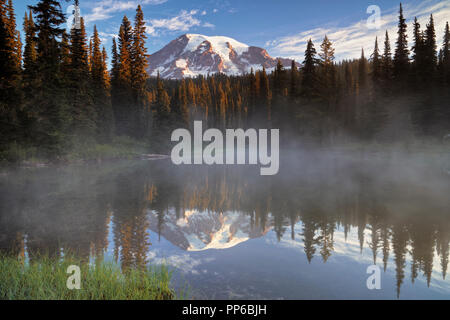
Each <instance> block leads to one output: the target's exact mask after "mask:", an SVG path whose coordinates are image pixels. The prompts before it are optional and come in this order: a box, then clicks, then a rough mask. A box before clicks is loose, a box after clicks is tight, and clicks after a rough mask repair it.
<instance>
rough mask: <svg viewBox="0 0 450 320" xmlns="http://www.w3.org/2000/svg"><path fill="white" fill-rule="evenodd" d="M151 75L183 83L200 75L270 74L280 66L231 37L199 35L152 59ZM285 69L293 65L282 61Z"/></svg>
mask: <svg viewBox="0 0 450 320" xmlns="http://www.w3.org/2000/svg"><path fill="white" fill-rule="evenodd" d="M148 60H149V68H148V73H149V74H150V75H151V76H156V75H157V73H158V71H159V74H160V76H161V77H162V78H165V79H181V78H186V77H196V76H198V75H203V76H207V75H208V74H214V73H218V72H221V73H224V74H227V75H241V74H244V73H249V72H250V70H251V68H253V69H254V70H259V69H262V67H263V66H264V67H265V68H266V69H267V70H270V69H272V68H274V67H275V66H276V65H277V60H278V59H275V58H272V57H271V56H269V54H268V53H267V51H266V50H264V49H262V48H258V47H252V46H248V45H246V44H244V43H241V42H238V41H236V40H234V39H232V38H228V37H221V36H215V37H209V36H204V35H200V34H185V35H182V36H180V37H179V38H177V39H175V40H173V41H171V42H170V43H169V44H168V45H166V46H165V47H164V48H162V49H161V50H159V51H158V52H155V53H154V54H152V55H151V56H150V57H149V59H148ZM280 61H281V62H282V63H283V65H284V66H286V67H290V66H291V63H292V61H291V60H289V59H282V58H280Z"/></svg>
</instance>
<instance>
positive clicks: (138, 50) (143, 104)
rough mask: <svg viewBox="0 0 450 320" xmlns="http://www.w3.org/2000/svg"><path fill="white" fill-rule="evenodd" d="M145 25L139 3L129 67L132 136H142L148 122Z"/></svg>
mask: <svg viewBox="0 0 450 320" xmlns="http://www.w3.org/2000/svg"><path fill="white" fill-rule="evenodd" d="M146 39H147V36H146V27H145V21H144V13H143V12H142V8H141V6H140V5H139V6H138V7H137V9H136V17H135V24H134V30H133V43H132V51H131V55H132V62H131V65H132V68H131V71H132V72H131V78H132V79H131V82H132V88H133V95H134V104H135V108H134V110H133V112H134V123H135V130H134V132H133V133H134V136H135V137H137V138H139V137H142V136H143V135H144V134H145V133H146V132H147V130H148V128H147V126H146V124H147V123H148V121H147V117H148V116H149V114H148V112H146V111H147V109H148V105H149V99H148V94H147V78H148V75H147V67H148V61H147V57H148V55H147V48H146V47H145V40H146Z"/></svg>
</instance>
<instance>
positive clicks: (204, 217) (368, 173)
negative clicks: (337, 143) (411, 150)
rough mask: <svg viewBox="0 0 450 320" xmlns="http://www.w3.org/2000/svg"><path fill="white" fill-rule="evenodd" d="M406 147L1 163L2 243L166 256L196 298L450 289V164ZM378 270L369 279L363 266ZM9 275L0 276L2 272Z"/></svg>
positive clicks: (21, 250) (28, 249) (131, 260)
mask: <svg viewBox="0 0 450 320" xmlns="http://www.w3.org/2000/svg"><path fill="white" fill-rule="evenodd" d="M438 163H439V162H438V161H430V160H429V159H427V158H426V157H425V158H424V157H422V158H421V157H413V156H408V155H389V156H387V155H381V154H359V155H358V156H354V155H353V156H352V157H349V156H346V155H344V154H343V153H336V152H334V153H331V152H315V153H311V154H308V155H307V156H306V155H292V156H289V157H286V159H284V160H282V162H281V167H280V173H279V174H278V175H277V176H273V177H262V176H260V175H259V167H256V166H244V167H233V166H231V167H225V166H221V167H220V166H219V167H203V166H200V167H197V166H191V167H176V166H173V165H172V164H171V162H170V160H160V161H128V162H115V163H104V164H96V165H84V166H69V167H60V168H55V167H52V168H40V169H20V170H14V171H8V172H3V173H2V174H1V175H0V250H2V251H6V252H8V253H13V254H23V255H26V256H27V257H29V258H30V259H33V257H34V256H36V254H37V253H38V252H42V251H45V252H47V253H49V254H51V255H55V256H58V255H62V254H63V253H64V252H67V251H71V252H77V254H78V255H80V256H81V257H82V258H84V259H85V260H86V261H89V260H92V259H94V258H95V257H103V258H105V259H111V260H112V259H114V260H116V261H118V262H120V263H121V264H122V266H123V267H124V268H129V267H135V266H139V265H142V264H146V263H165V264H166V265H169V266H171V267H172V268H173V270H174V279H173V285H174V286H175V287H183V286H184V285H186V283H187V284H189V286H190V294H191V297H192V298H206V299H219V298H225V299H228V298H231V299H234V298H236V299H237V298H244V299H245V298H252V299H260V298H261V299H263V298H273V299H310V298H318V299H321V298H331V299H347V298H348V299H377V298H384V299H385V298H387V299H396V298H397V297H400V298H401V299H411V298H424V299H428V298H438V299H441V298H442V299H448V298H450V279H449V277H446V274H447V269H448V258H449V243H450V200H449V199H450V196H449V195H450V193H449V190H450V189H449V185H450V175H449V174H448V172H447V169H446V168H445V165H444V166H442V165H439V164H438ZM374 263H375V264H376V265H378V266H379V267H380V268H381V290H368V289H367V286H366V280H367V278H368V277H369V274H367V273H366V270H367V267H368V266H370V265H373V264H374ZM0 285H1V284H0Z"/></svg>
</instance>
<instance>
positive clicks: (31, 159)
mask: <svg viewBox="0 0 450 320" xmlns="http://www.w3.org/2000/svg"><path fill="white" fill-rule="evenodd" d="M144 153H148V146H147V144H146V143H145V142H141V141H136V140H134V139H132V138H129V137H114V138H113V139H112V141H111V142H109V143H104V144H101V143H98V142H96V141H95V140H94V139H88V138H85V139H81V138H74V139H73V140H72V142H71V143H70V144H69V146H68V147H67V149H66V150H65V151H64V152H63V153H62V154H60V155H58V156H55V157H53V158H51V159H50V158H46V157H45V156H43V155H42V154H39V148H35V147H26V146H23V145H20V144H18V143H16V142H12V143H10V144H9V145H8V146H7V147H5V148H4V149H3V150H0V166H5V167H6V166H8V165H11V164H21V165H25V166H36V165H39V164H48V163H50V162H53V161H55V160H56V161H57V162H63V163H64V162H68V163H73V162H83V161H101V160H114V159H133V158H136V157H138V156H139V155H141V154H144Z"/></svg>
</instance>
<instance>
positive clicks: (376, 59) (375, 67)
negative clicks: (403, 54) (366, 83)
mask: <svg viewBox="0 0 450 320" xmlns="http://www.w3.org/2000/svg"><path fill="white" fill-rule="evenodd" d="M371 61H372V74H371V76H372V81H373V83H374V85H375V88H376V89H377V90H378V89H379V87H380V86H381V81H382V73H383V70H382V57H381V55H380V49H379V47H378V37H376V38H375V46H374V49H373V53H372V55H371Z"/></svg>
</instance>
